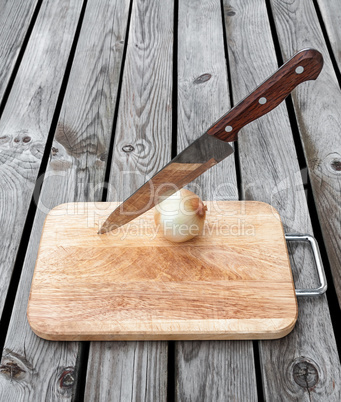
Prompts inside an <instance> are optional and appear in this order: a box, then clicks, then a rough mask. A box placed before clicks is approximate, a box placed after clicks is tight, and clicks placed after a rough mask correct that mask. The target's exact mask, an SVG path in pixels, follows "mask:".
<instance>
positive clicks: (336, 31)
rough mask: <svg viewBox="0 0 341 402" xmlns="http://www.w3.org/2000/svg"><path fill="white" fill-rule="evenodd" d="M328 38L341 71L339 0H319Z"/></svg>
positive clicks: (340, 16)
mask: <svg viewBox="0 0 341 402" xmlns="http://www.w3.org/2000/svg"><path fill="white" fill-rule="evenodd" d="M317 4H318V7H319V9H320V12H321V15H322V19H323V23H324V26H325V28H326V31H327V35H328V39H329V42H330V45H331V48H332V51H333V54H334V57H335V60H336V62H337V66H338V68H339V72H341V4H340V1H339V0H328V1H326V0H317Z"/></svg>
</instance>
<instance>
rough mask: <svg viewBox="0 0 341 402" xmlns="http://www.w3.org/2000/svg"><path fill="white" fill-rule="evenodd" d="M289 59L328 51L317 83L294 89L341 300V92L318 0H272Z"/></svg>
mask: <svg viewBox="0 0 341 402" xmlns="http://www.w3.org/2000/svg"><path fill="white" fill-rule="evenodd" d="M271 7H272V10H273V14H274V19H275V24H276V29H277V32H278V37H279V43H280V47H281V51H282V55H283V57H284V58H286V59H287V58H289V57H290V55H291V54H292V53H294V52H295V51H296V50H298V49H301V48H304V47H307V46H310V47H314V48H316V49H318V50H319V51H321V53H322V54H323V58H324V67H323V70H322V72H321V74H320V76H319V77H318V79H317V80H316V82H315V83H314V85H309V84H304V85H302V86H299V87H298V88H297V89H296V90H295V91H294V92H293V97H292V98H293V102H294V108H295V113H296V117H297V122H298V125H299V130H300V135H301V139H302V142H303V147H304V152H305V156H306V160H307V165H308V170H309V177H310V181H311V186H312V190H313V195H314V200H315V204H316V208H317V212H318V217H319V222H320V225H321V229H322V234H323V239H324V243H325V246H326V249H327V253H328V258H329V263H330V266H331V270H332V275H333V281H334V285H335V289H336V293H337V295H338V299H339V303H340V302H341V271H340V269H339V267H340V264H341V232H340V225H341V204H340V201H339V199H340V186H341V175H340V172H341V170H340V166H341V145H340V144H341V143H340V125H341V93H340V88H339V84H338V81H337V78H336V75H335V71H334V69H333V65H332V62H331V60H330V56H329V53H328V49H327V47H326V43H325V39H324V37H323V34H322V31H321V27H320V25H319V21H318V18H317V15H316V11H315V8H314V4H313V3H312V2H311V1H308V0H302V1H271Z"/></svg>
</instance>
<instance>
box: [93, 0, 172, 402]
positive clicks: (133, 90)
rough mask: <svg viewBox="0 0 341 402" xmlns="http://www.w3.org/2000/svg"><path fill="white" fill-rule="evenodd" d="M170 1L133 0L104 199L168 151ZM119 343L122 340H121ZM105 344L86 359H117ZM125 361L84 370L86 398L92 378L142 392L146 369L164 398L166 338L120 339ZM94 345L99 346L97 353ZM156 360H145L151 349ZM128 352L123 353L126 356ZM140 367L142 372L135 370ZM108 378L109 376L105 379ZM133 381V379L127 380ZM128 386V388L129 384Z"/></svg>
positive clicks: (144, 174)
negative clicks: (124, 372)
mask: <svg viewBox="0 0 341 402" xmlns="http://www.w3.org/2000/svg"><path fill="white" fill-rule="evenodd" d="M173 9H174V5H173V2H159V1H156V0H153V1H148V2H146V1H142V0H137V1H133V5H132V15H131V21H130V28H129V39H128V43H127V54H126V59H125V66H124V73H123V78H122V92H121V98H120V104H119V111H118V121H117V125H116V130H115V142H114V149H113V160H112V166H111V171H110V179H109V184H108V199H109V200H115V201H123V200H124V199H125V198H127V197H128V196H130V195H131V194H132V193H133V192H134V191H135V190H137V189H138V188H139V187H140V186H141V185H142V184H143V183H144V182H145V181H146V180H147V179H149V178H150V177H151V176H153V175H154V174H155V173H156V172H157V171H158V170H159V169H161V168H162V167H163V166H164V165H165V164H166V163H167V162H169V160H170V157H171V142H172V89H173V83H172V74H173V36H174V34H173V24H174V21H173V11H174V10H173ZM122 347H123V346H122ZM118 349H119V346H117V348H115V350H114V349H112V348H110V345H109V344H108V345H107V346H104V347H103V346H102V347H99V346H98V345H97V344H96V343H92V344H91V346H90V352H89V364H91V365H92V367H95V372H97V371H98V370H100V367H101V365H102V362H103V361H106V360H109V361H112V362H113V364H117V369H119V367H120V366H119V361H117V360H116V355H115V354H114V352H115V351H116V350H118ZM137 349H140V350H141V353H140V354H139V355H138V356H139V361H138V364H135V365H134V361H135V360H131V359H134V353H133V351H134V350H137ZM124 350H125V351H126V353H128V352H127V350H129V353H128V354H127V355H126V356H129V359H130V360H129V364H131V365H132V366H133V370H132V371H131V372H130V373H131V376H130V377H128V376H127V377H124V378H123V379H122V381H121V378H120V377H117V376H115V375H114V373H115V372H117V371H116V370H115V371H113V372H112V373H108V374H107V376H108V377H107V379H106V380H105V379H104V378H99V379H96V378H94V377H93V376H91V375H90V373H89V371H88V373H89V375H88V376H87V382H86V394H85V399H87V400H92V398H93V395H92V394H91V393H90V392H91V390H92V389H93V388H94V386H95V385H94V384H93V383H95V384H97V386H98V383H99V384H100V385H99V388H100V389H101V393H103V394H111V392H112V391H111V390H112V388H113V387H117V388H118V389H120V390H121V392H122V395H125V394H129V393H131V392H132V394H133V395H145V392H146V391H145V387H146V383H145V382H144V381H143V380H142V379H143V378H145V376H147V375H148V384H149V385H150V387H151V388H152V389H151V390H150V391H148V392H147V394H149V392H151V393H152V395H154V394H155V395H158V398H157V400H159V401H165V400H166V398H167V389H166V386H165V384H166V382H167V380H166V378H167V374H166V372H167V357H168V345H167V343H166V342H160V343H153V344H151V345H150V346H149V347H144V346H143V345H139V344H138V343H136V342H131V343H129V344H128V345H126V347H125V349H124ZM98 351H101V352H103V353H102V354H98ZM156 354H157V355H158V356H159V357H158V358H157V359H156V362H157V365H155V366H151V365H150V364H149V363H150V362H151V361H154V359H155V355H156ZM121 356H122V354H121ZM127 358H128V357H127ZM141 370H142V372H143V373H144V374H143V375H141ZM108 378H110V381H108ZM132 384H133V385H132ZM132 387H134V389H133V390H132Z"/></svg>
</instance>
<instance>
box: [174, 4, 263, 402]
mask: <svg viewBox="0 0 341 402" xmlns="http://www.w3.org/2000/svg"><path fill="white" fill-rule="evenodd" d="M178 37H179V41H178V150H179V151H181V150H182V149H183V148H184V147H186V146H187V145H188V144H189V143H190V142H192V141H193V140H195V139H196V138H198V137H199V135H201V134H202V133H203V132H204V131H205V130H207V129H208V128H209V127H210V126H211V125H212V124H213V122H214V121H216V120H217V119H218V118H219V117H220V116H221V115H222V114H224V113H225V112H226V111H228V110H229V108H230V100H229V99H230V98H229V90H228V77H227V69H226V60H225V51H224V42H223V25H222V15H221V4H220V1H219V0H218V1H214V0H210V1H200V2H199V1H195V2H193V1H191V0H180V2H179V27H178ZM189 188H191V189H192V190H193V191H194V192H196V193H197V194H198V195H200V196H201V197H202V198H203V199H204V200H213V199H224V200H227V199H238V190H237V185H236V172H235V163H234V157H233V156H230V157H229V158H227V159H225V160H224V161H223V162H221V163H220V164H218V165H217V166H215V167H213V168H211V169H210V170H209V171H207V172H206V173H205V174H203V175H202V176H200V177H199V178H198V179H197V180H195V181H194V182H193V183H191V184H190V185H189ZM175 358H176V362H175V365H176V379H175V381H176V399H177V400H178V401H191V400H193V401H227V400H236V401H237V400H238V401H245V400H247V401H254V400H257V389H256V377H255V369H254V358H253V347H252V342H250V341H244V342H243V341H240V342H239V341H238V342H235V341H207V342H206V341H205V342H200V341H194V342H177V343H176V346H175Z"/></svg>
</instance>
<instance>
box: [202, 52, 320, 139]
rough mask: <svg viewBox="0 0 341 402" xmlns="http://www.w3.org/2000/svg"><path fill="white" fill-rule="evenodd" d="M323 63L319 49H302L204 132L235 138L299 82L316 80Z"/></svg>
mask: <svg viewBox="0 0 341 402" xmlns="http://www.w3.org/2000/svg"><path fill="white" fill-rule="evenodd" d="M322 66H323V57H322V55H321V53H320V52H318V51H317V50H315V49H304V50H301V51H300V52H298V53H296V54H295V56H294V57H293V58H292V59H290V60H289V61H287V62H286V63H285V64H283V66H282V67H281V68H280V69H278V70H277V71H276V73H275V74H273V75H272V76H271V77H270V78H268V79H267V80H266V81H265V82H263V84H261V85H260V86H259V87H258V88H256V89H255V90H254V91H253V92H252V93H251V94H250V95H249V96H247V97H246V98H245V99H243V100H242V101H241V102H239V103H238V104H237V105H236V106H235V107H234V108H233V109H231V110H230V111H229V112H228V113H226V114H225V115H224V116H223V117H221V118H220V119H219V120H218V121H217V122H216V123H215V124H214V125H213V126H212V127H210V128H209V129H208V130H207V133H208V134H210V135H214V136H215V137H217V138H219V139H220V140H223V141H236V140H237V137H238V131H239V130H240V129H241V128H242V127H244V126H245V125H246V124H248V123H250V122H251V121H253V120H256V119H258V117H261V116H263V115H264V114H266V113H268V112H270V110H272V109H274V108H275V107H276V106H278V105H279V104H280V103H281V102H282V101H283V100H284V99H285V98H286V97H287V96H288V95H289V94H290V92H291V91H292V90H293V89H294V88H295V87H296V86H297V85H298V84H300V83H302V82H304V81H307V80H315V79H316V78H317V77H318V75H319V74H320V71H321V69H322Z"/></svg>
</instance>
